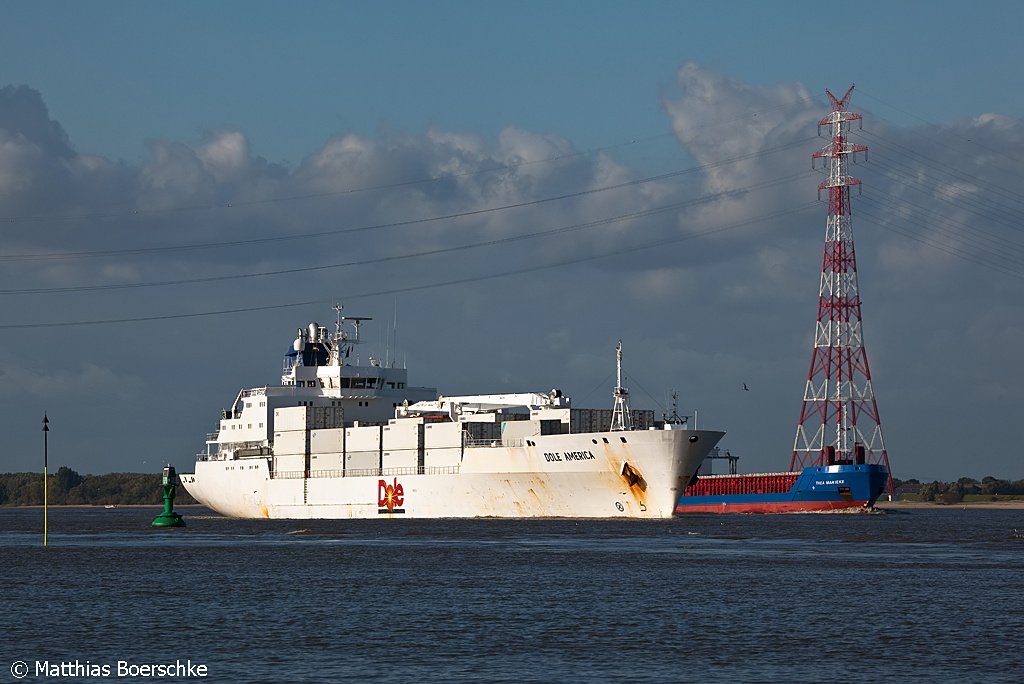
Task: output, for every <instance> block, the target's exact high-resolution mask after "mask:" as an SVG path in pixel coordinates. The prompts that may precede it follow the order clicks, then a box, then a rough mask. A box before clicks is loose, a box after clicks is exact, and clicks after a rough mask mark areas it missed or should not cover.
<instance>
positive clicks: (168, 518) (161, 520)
mask: <svg viewBox="0 0 1024 684" xmlns="http://www.w3.org/2000/svg"><path fill="white" fill-rule="evenodd" d="M177 488H178V474H177V473H176V472H174V466H172V465H170V464H168V465H167V467H166V468H164V484H163V490H164V512H163V513H161V514H160V515H158V516H156V517H155V518H153V527H184V526H185V519H184V518H182V517H181V515H180V514H179V513H175V512H174V492H175V490H177Z"/></svg>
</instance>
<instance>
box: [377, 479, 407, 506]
mask: <svg viewBox="0 0 1024 684" xmlns="http://www.w3.org/2000/svg"><path fill="white" fill-rule="evenodd" d="M404 504H405V489H403V488H402V485H400V484H398V478H397V477H396V478H394V480H392V482H391V484H388V481H387V480H378V481H377V512H378V513H405V509H404V508H402V506H403V505H404Z"/></svg>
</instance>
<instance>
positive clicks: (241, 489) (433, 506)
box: [181, 430, 724, 519]
mask: <svg viewBox="0 0 1024 684" xmlns="http://www.w3.org/2000/svg"><path fill="white" fill-rule="evenodd" d="M723 434H724V433H721V432H713V431H694V430H644V431H629V432H607V433H585V434H562V435H546V436H535V437H533V438H531V439H530V440H529V441H530V445H528V446H504V445H502V444H500V443H498V444H496V445H494V446H477V447H463V448H461V449H460V452H459V456H458V458H457V459H456V460H455V461H456V462H454V463H452V464H450V465H447V466H440V467H425V468H417V467H413V468H379V469H374V470H372V471H369V472H368V471H367V470H365V469H363V470H358V471H351V470H350V471H346V470H330V471H315V470H311V471H305V472H299V473H296V472H277V473H274V472H272V466H273V460H272V459H271V458H266V457H263V458H238V459H233V460H207V461H198V462H197V463H196V470H195V472H194V473H186V474H183V475H181V481H182V484H183V485H184V486H185V488H186V489H187V490H188V491H189V493H190V494H191V495H192V496H193V497H194V498H195V499H196V500H197V501H199V502H200V503H203V504H205V505H207V506H209V507H210V508H212V509H213V510H215V511H217V512H218V513H221V514H222V515H226V516H230V517H237V518H286V519H304V518H327V519H340V518H479V517H497V518H536V517H568V518H610V517H629V518H668V517H671V516H672V515H673V512H674V510H675V505H676V500H677V499H678V497H679V494H680V493H681V492H682V491H683V489H684V488H685V485H686V483H687V482H688V481H689V480H690V478H691V477H692V474H693V473H694V472H696V471H697V469H698V468H699V466H700V464H701V462H702V461H703V460H704V457H705V456H706V455H707V453H708V452H709V451H710V450H711V449H712V448H713V447H714V446H715V444H716V443H717V442H718V440H719V439H721V437H722V435H723Z"/></svg>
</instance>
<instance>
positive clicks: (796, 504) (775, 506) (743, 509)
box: [676, 501, 867, 513]
mask: <svg viewBox="0 0 1024 684" xmlns="http://www.w3.org/2000/svg"><path fill="white" fill-rule="evenodd" d="M866 505H867V501H775V502H767V501H763V502H745V503H732V504H731V503H726V502H722V503H720V504H695V505H685V506H684V505H679V506H676V513H811V512H814V511H834V510H839V509H842V508H858V507H859V508H864V507H865V506H866Z"/></svg>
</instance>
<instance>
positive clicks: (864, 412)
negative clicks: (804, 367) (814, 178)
mask: <svg viewBox="0 0 1024 684" xmlns="http://www.w3.org/2000/svg"><path fill="white" fill-rule="evenodd" d="M851 93H853V86H852V85H851V86H850V89H849V90H847V91H846V94H845V95H843V97H842V98H841V99H836V97H835V95H833V94H832V93H831V92H829V91H828V90H826V91H825V94H826V95H827V96H828V99H829V102H830V103H831V105H832V112H831V113H830V114H829V115H828V116H826V117H825V118H824V119H822V120H821V121H819V122H818V130H819V131H820V130H821V127H822V126H828V127H829V128H830V129H831V132H832V141H831V142H830V143H829V144H828V145H826V146H825V147H823V148H822V149H821V150H819V151H818V152H815V153H814V155H813V157H812V162H813V160H814V159H827V160H828V162H827V163H828V180H826V181H825V182H823V183H822V184H821V185H819V186H818V193H819V195H820V193H821V191H822V190H826V189H827V190H828V222H827V224H826V228H825V256H824V258H823V259H822V267H821V287H820V289H819V292H818V320H817V323H816V325H815V329H814V351H813V353H812V354H811V369H810V372H809V373H808V375H807V386H806V389H805V390H804V401H803V407H802V408H801V410H800V422H799V423H798V424H797V427H796V439H795V440H794V442H793V458H792V461H791V462H790V470H799V469H801V468H803V467H804V466H812V465H832V464H839V463H882V464H884V465H885V466H886V468H888V467H889V455H888V453H887V452H886V450H885V442H884V441H883V440H882V425H881V421H880V420H879V416H878V405H877V403H876V402H875V393H874V390H873V389H872V385H871V370H870V369H869V367H868V355H867V352H866V351H865V349H864V335H863V329H862V327H861V316H860V294H859V292H858V289H857V259H856V256H855V254H854V249H853V230H852V226H851V222H850V188H852V187H853V186H854V185H860V180H859V179H857V178H852V177H850V176H849V175H848V174H847V165H848V162H849V160H850V159H851V158H853V157H854V155H856V154H857V153H858V152H864V153H865V154H866V153H867V149H868V148H867V147H865V146H864V145H856V144H853V143H851V142H849V141H848V140H847V138H846V134H847V132H848V131H849V128H850V122H851V121H859V120H860V119H861V115H860V114H855V113H853V112H848V111H846V105H847V103H848V102H849V100H850V94H851ZM889 488H890V493H891V492H892V478H891V476H890V481H889Z"/></svg>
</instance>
